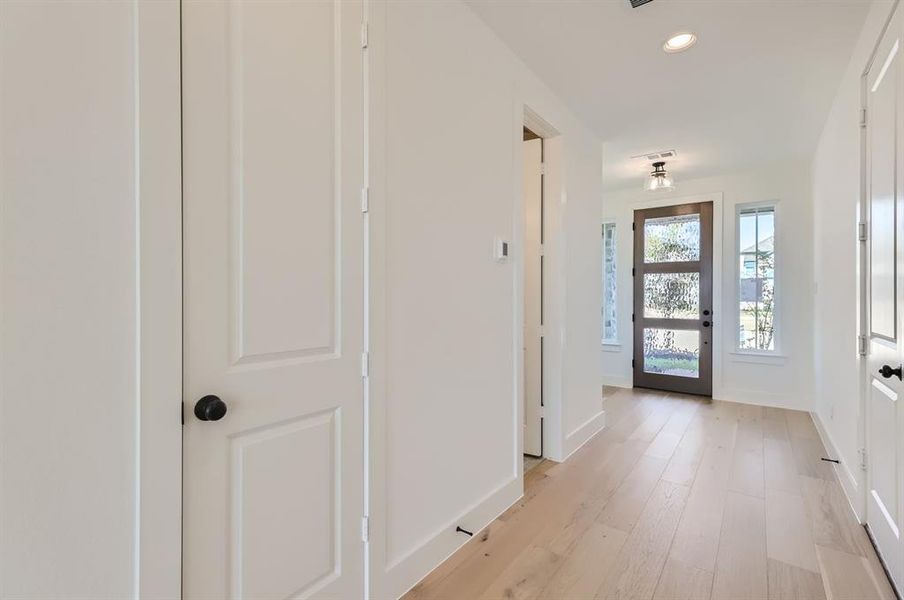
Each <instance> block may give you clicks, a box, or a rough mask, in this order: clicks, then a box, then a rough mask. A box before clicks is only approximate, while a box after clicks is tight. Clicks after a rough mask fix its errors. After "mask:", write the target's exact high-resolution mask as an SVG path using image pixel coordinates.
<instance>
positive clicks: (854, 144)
mask: <svg viewBox="0 0 904 600" xmlns="http://www.w3.org/2000/svg"><path fill="white" fill-rule="evenodd" d="M892 5H893V2H891V0H876V1H874V2H873V5H872V7H871V8H870V12H869V15H868V16H867V19H866V23H865V24H864V26H863V30H862V32H861V34H860V38H859V40H858V42H857V45H856V47H855V49H854V51H853V54H852V57H851V61H850V63H849V65H848V68H847V70H846V72H845V73H844V78H843V79H842V81H841V84H840V86H839V89H838V92H837V95H836V96H835V101H834V103H833V104H832V110H831V112H830V113H829V117H828V119H827V121H826V124H825V127H824V128H823V131H822V135H821V137H820V139H819V143H818V145H817V147H816V151H815V153H814V156H813V170H812V174H813V178H812V189H813V204H814V209H815V210H814V211H813V222H814V238H813V240H814V255H815V269H814V276H815V279H816V285H817V294H816V302H815V306H814V319H815V323H814V327H813V340H814V349H815V352H814V361H815V369H814V373H815V377H814V380H813V386H814V391H815V397H816V403H815V411H816V414H817V416H818V419H819V422H820V425H821V426H822V431H823V435H824V437H826V438H828V439H826V442H828V444H829V445H831V446H833V447H834V448H833V449H830V451H833V450H834V452H836V453H837V454H838V458H839V459H840V460H841V466H840V467H839V469H840V471H839V475H840V479H841V481H842V483H843V484H844V486H845V490H846V491H847V493H848V497H849V498H850V499H851V503H852V504H853V505H854V507H855V509H857V510H858V511H862V502H863V498H862V493H861V491H860V489H861V488H860V484H861V482H862V477H863V473H862V471H861V470H860V468H859V464H860V456H859V449H860V448H861V447H862V446H863V437H862V428H863V422H862V418H863V415H862V414H861V402H860V397H861V383H860V381H861V379H860V357H859V356H858V354H857V335H858V333H859V327H858V322H859V311H860V305H859V289H860V288H859V267H858V262H859V249H858V246H859V242H858V241H857V223H858V221H859V203H860V171H861V164H860V147H861V142H860V132H861V130H860V125H859V123H860V108H861V75H862V74H863V71H864V69H865V68H866V65H867V62H868V60H869V57H870V55H871V54H872V52H873V48H874V47H875V45H876V42H877V41H878V39H879V36H880V34H881V31H882V29H883V28H884V26H885V23H886V21H887V19H888V16H889V15H890V14H891V8H892Z"/></svg>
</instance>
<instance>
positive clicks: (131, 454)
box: [0, 2, 178, 599]
mask: <svg viewBox="0 0 904 600" xmlns="http://www.w3.org/2000/svg"><path fill="white" fill-rule="evenodd" d="M135 10H136V9H135V5H134V4H133V3H128V2H116V3H104V2H77V3H56V2H50V3H31V2H2V3H0V74H2V82H0V90H2V92H0V168H2V177H0V214H2V217H0V244H2V245H0V320H2V323H0V331H2V336H0V372H2V377H0V596H2V597H3V598H50V597H82V598H98V599H100V598H127V597H131V596H132V594H133V589H134V586H135V584H136V578H137V573H136V571H135V561H136V543H137V538H136V518H137V505H136V500H137V498H136V477H137V471H136V466H135V461H136V444H137V431H136V421H137V398H138V396H137V389H136V387H137V384H138V373H137V368H136V361H137V358H138V356H137V343H138V342H137V339H138V331H137V327H136V325H137V309H138V305H137V294H138V292H137V287H136V259H137V255H136V223H137V219H138V215H137V197H136V177H137V173H136V171H135V162H134V161H135V145H136V131H135V127H134V125H135V118H136V110H137V104H136V97H135V92H136V90H135V86H134V70H133V69H134V62H133V61H134V60H135V55H134V44H135V39H134V34H135V31H134V30H133V24H134V22H133V19H134V11H135ZM23 57H27V60H23ZM174 406H175V405H174ZM174 550H175V551H178V548H174Z"/></svg>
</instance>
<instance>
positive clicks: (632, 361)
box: [631, 358, 634, 369]
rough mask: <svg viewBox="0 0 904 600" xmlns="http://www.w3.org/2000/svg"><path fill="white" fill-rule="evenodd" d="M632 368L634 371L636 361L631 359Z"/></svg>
mask: <svg viewBox="0 0 904 600" xmlns="http://www.w3.org/2000/svg"><path fill="white" fill-rule="evenodd" d="M631 368H632V369H633V368H634V359H633V358H632V359H631Z"/></svg>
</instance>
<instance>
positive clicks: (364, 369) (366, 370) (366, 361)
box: [361, 352, 370, 377]
mask: <svg viewBox="0 0 904 600" xmlns="http://www.w3.org/2000/svg"><path fill="white" fill-rule="evenodd" d="M369 375H370V354H369V353H367V352H363V353H361V377H368V376H369Z"/></svg>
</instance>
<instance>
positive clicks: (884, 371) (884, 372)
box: [879, 365, 901, 379]
mask: <svg viewBox="0 0 904 600" xmlns="http://www.w3.org/2000/svg"><path fill="white" fill-rule="evenodd" d="M879 375H881V376H882V377H884V378H886V379H888V378H889V377H891V376H892V375H895V376H897V378H898V379H901V365H898V368H897V369H892V368H891V367H890V366H889V365H882V368H881V369H879Z"/></svg>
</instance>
